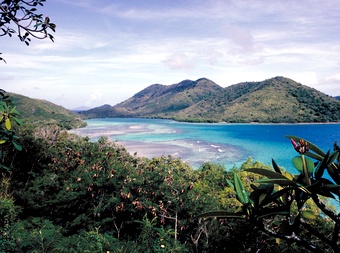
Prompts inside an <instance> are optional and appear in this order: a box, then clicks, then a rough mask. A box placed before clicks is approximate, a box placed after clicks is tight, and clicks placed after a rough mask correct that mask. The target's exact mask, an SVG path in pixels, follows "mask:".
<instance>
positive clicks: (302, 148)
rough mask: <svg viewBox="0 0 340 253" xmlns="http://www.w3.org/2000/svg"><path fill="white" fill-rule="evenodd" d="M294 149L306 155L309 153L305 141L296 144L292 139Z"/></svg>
mask: <svg viewBox="0 0 340 253" xmlns="http://www.w3.org/2000/svg"><path fill="white" fill-rule="evenodd" d="M290 140H291V142H292V144H293V147H294V149H295V150H296V151H297V152H298V153H300V154H305V153H306V152H307V151H309V147H308V143H307V142H306V141H305V140H299V142H298V143H296V142H295V141H294V140H293V139H290Z"/></svg>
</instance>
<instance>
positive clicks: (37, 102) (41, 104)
mask: <svg viewBox="0 0 340 253" xmlns="http://www.w3.org/2000/svg"><path fill="white" fill-rule="evenodd" d="M8 95H9V98H10V100H11V101H13V103H14V105H15V106H16V107H17V110H18V111H19V113H20V118H21V119H22V120H23V121H24V122H25V121H26V122H34V123H38V124H39V123H54V124H58V125H59V126H61V127H63V128H66V129H70V128H76V127H80V126H83V125H84V124H85V123H84V122H83V121H82V119H81V117H80V115H79V114H77V113H75V112H71V111H69V110H67V109H65V108H64V107H62V106H59V105H56V104H53V103H51V102H48V101H46V100H41V99H32V98H29V97H25V96H22V95H19V94H15V93H8Z"/></svg>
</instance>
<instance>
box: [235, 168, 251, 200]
mask: <svg viewBox="0 0 340 253" xmlns="http://www.w3.org/2000/svg"><path fill="white" fill-rule="evenodd" d="M234 184H235V191H236V195H237V197H238V199H239V201H240V202H241V203H242V204H248V203H249V199H248V193H247V192H246V190H245V189H244V187H243V185H242V182H241V179H240V177H239V176H238V175H237V174H236V173H235V174H234Z"/></svg>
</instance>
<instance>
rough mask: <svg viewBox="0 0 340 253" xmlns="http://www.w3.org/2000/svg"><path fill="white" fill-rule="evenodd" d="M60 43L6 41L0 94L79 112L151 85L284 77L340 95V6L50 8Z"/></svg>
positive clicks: (157, 3) (226, 0)
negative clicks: (14, 94) (47, 103)
mask: <svg viewBox="0 0 340 253" xmlns="http://www.w3.org/2000/svg"><path fill="white" fill-rule="evenodd" d="M38 11H39V12H40V13H43V14H44V15H47V16H49V17H50V19H51V21H52V22H54V23H55V24H56V25H57V31H56V33H54V37H55V42H54V43H52V42H51V41H49V40H42V41H38V40H33V41H32V43H31V44H30V46H29V47H27V46H26V45H25V44H24V43H22V42H20V41H19V40H18V39H16V38H7V37H6V38H5V37H1V38H0V52H2V53H3V54H2V57H4V58H5V59H6V61H7V64H5V63H0V65H1V66H0V83H1V85H0V88H2V89H5V90H6V91H10V92H15V93H19V94H22V95H25V96H29V97H32V98H39V99H46V100H48V101H51V102H53V103H56V104H58V105H62V106H64V107H66V108H69V109H72V108H76V107H78V106H88V107H95V106H100V105H103V104H111V105H115V104H117V103H119V102H121V101H124V100H125V99H127V98H129V97H131V96H132V95H134V94H135V93H137V92H138V91H140V90H142V89H144V88H146V87H147V86H149V85H151V84H154V83H160V84H165V85H170V84H174V83H178V82H180V81H182V80H184V79H190V80H196V79H198V78H201V77H206V78H209V79H210V80H212V81H214V82H215V83H217V84H219V85H220V86H222V87H226V86H229V85H231V84H236V83H239V82H244V81H262V80H265V79H268V78H271V77H275V76H285V77H288V78H291V79H293V80H295V81H297V82H300V83H302V84H305V85H308V86H310V87H313V88H316V89H318V90H320V91H322V92H324V93H326V94H329V95H332V96H335V95H340V88H339V87H340V14H339V13H340V2H339V1H337V0H324V1H319V0H318V1H316V0H299V1H296V0H294V1H293V0H262V1H260V0H181V1H179V0H168V1H167V0H162V1H161V0H72V1H70V0H47V2H46V3H45V5H44V7H42V8H39V10H38Z"/></svg>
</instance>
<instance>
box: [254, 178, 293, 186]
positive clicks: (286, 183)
mask: <svg viewBox="0 0 340 253" xmlns="http://www.w3.org/2000/svg"><path fill="white" fill-rule="evenodd" d="M254 183H262V184H278V185H283V186H289V185H291V186H297V183H296V182H295V181H292V180H289V179H288V178H284V179H268V178H264V179H259V180H256V181H254Z"/></svg>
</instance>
